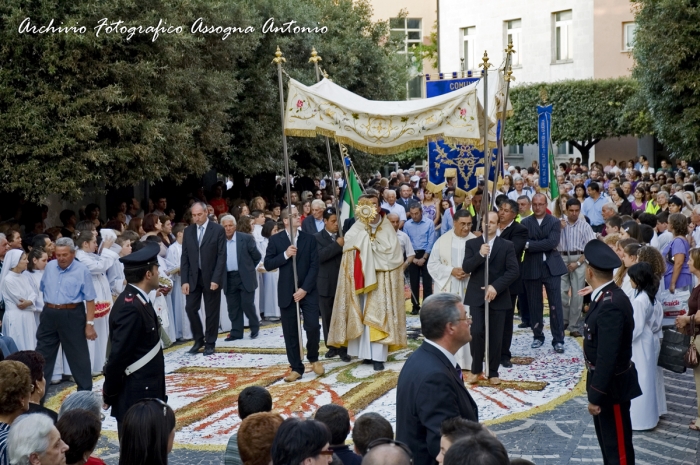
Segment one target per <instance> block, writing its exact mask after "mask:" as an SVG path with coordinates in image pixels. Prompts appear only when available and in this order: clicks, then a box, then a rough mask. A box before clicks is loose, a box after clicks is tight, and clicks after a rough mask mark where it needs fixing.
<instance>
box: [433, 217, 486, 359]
mask: <svg viewBox="0 0 700 465" xmlns="http://www.w3.org/2000/svg"><path fill="white" fill-rule="evenodd" d="M452 219H453V221H454V228H453V229H451V230H449V231H447V232H446V233H444V234H443V235H442V236H440V238H439V239H438V240H437V241H435V244H434V245H433V250H432V251H431V252H430V258H428V273H430V276H431V277H432V278H433V281H434V282H435V285H436V289H435V292H449V293H451V294H455V295H458V296H459V297H460V298H461V299H462V300H464V293H465V292H466V290H467V284H468V283H469V275H468V274H467V273H465V272H464V271H463V270H462V262H463V261H464V250H465V244H466V243H467V241H468V240H469V239H474V238H475V237H476V236H475V235H474V234H473V233H472V232H471V229H472V221H473V219H472V217H471V215H470V214H469V210H457V211H456V212H455V214H454V216H453V217H452ZM465 308H466V310H467V314H469V307H467V306H465ZM455 359H457V363H458V364H459V365H460V366H463V367H470V366H471V365H472V355H471V352H470V351H469V344H465V345H464V346H462V348H461V349H459V350H458V351H457V353H456V354H455Z"/></svg>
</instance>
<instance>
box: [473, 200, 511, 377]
mask: <svg viewBox="0 0 700 465" xmlns="http://www.w3.org/2000/svg"><path fill="white" fill-rule="evenodd" d="M487 218H488V223H487V222H486V221H484V222H482V229H483V231H484V235H483V236H482V237H477V238H475V239H471V240H468V241H467V245H466V250H465V251H464V263H463V264H462V270H464V272H465V273H469V274H471V277H470V278H469V284H468V285H467V292H466V294H465V296H464V303H465V305H469V312H470V313H471V315H472V318H473V320H474V323H473V326H472V342H471V344H469V348H470V349H471V352H472V372H471V373H470V374H469V375H468V376H467V378H466V381H467V383H470V384H474V383H476V382H477V381H478V380H479V375H480V374H481V373H482V372H483V367H484V353H485V351H486V350H485V349H486V308H485V305H484V290H483V289H484V281H485V274H484V273H485V271H486V266H485V265H486V260H487V259H488V261H489V287H488V289H486V299H488V301H489V329H488V331H489V359H488V360H487V361H486V363H487V368H488V370H487V371H488V378H489V382H490V383H491V384H494V385H495V384H501V380H500V379H499V378H498V365H499V364H500V363H501V342H502V341H503V325H504V324H505V321H506V314H507V313H508V310H509V309H511V305H512V302H511V301H510V291H509V286H510V285H511V284H512V283H513V281H515V280H516V279H518V275H519V274H520V269H519V267H518V261H517V260H516V258H515V251H514V249H513V243H512V242H510V241H507V240H505V239H501V238H500V237H498V236H496V232H497V230H498V213H496V212H489V213H488V216H487ZM487 224H488V235H487V234H486V225H487ZM511 311H512V310H511Z"/></svg>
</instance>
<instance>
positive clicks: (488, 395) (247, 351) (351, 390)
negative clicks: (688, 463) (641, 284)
mask: <svg viewBox="0 0 700 465" xmlns="http://www.w3.org/2000/svg"><path fill="white" fill-rule="evenodd" d="M407 323H408V326H409V328H411V327H414V328H415V327H419V326H420V322H419V320H418V318H417V317H409V318H408V319H407ZM224 336H225V335H222V336H221V338H220V339H219V341H218V343H217V349H216V350H217V352H216V354H214V355H212V356H209V357H203V356H202V355H201V354H200V355H189V354H187V350H188V349H189V347H190V345H189V344H185V345H179V346H177V347H175V348H171V349H168V350H167V351H166V354H165V363H166V385H167V390H168V397H169V398H168V403H169V404H170V405H171V406H172V408H173V409H174V410H175V414H176V417H177V428H176V435H175V443H176V445H177V446H185V447H196V448H197V447H203V448H210V449H222V448H224V447H225V445H226V442H227V441H228V438H229V436H231V434H233V433H234V432H236V430H237V428H238V426H239V424H240V421H241V420H240V418H239V417H238V410H237V407H236V401H237V398H238V394H239V393H240V391H241V390H242V389H243V388H245V387H246V386H251V385H258V386H264V387H266V388H267V389H269V391H270V392H271V394H272V397H273V403H274V408H275V409H276V410H277V411H279V412H280V413H281V414H282V415H283V416H291V415H294V416H300V417H307V416H310V415H311V414H312V413H313V412H314V411H315V410H316V409H317V408H318V407H319V406H321V405H324V404H327V403H330V402H333V403H337V404H341V405H344V406H345V407H346V408H348V410H350V412H351V415H352V418H353V419H354V417H356V416H358V415H359V414H361V413H363V412H369V411H373V412H377V413H380V414H381V415H383V416H384V417H385V418H387V419H388V420H389V421H390V422H391V423H392V424H394V423H395V419H396V383H397V380H398V375H399V372H400V371H401V367H402V366H403V364H404V362H405V360H406V358H407V357H408V356H410V354H411V352H412V351H413V350H415V349H416V348H417V347H418V346H419V344H420V343H421V341H420V340H409V348H407V349H404V350H401V351H397V352H394V353H392V354H390V356H389V360H388V361H387V363H386V370H384V371H382V372H375V371H374V370H373V368H372V365H364V364H362V363H361V361H360V360H356V359H353V361H352V362H350V363H344V362H342V361H340V360H339V359H338V358H334V359H330V360H329V359H325V358H323V356H322V358H321V360H322V361H323V363H324V366H325V369H326V373H325V374H324V375H322V376H317V375H315V374H314V373H313V372H311V371H310V368H307V370H308V371H307V373H306V374H305V375H304V377H303V378H302V379H301V380H299V381H297V382H295V383H292V384H287V383H285V382H284V381H283V380H282V378H283V377H284V376H285V375H286V374H287V373H288V369H289V368H288V364H287V359H286V355H285V351H284V339H283V337H282V328H281V327H280V326H279V325H268V326H264V327H262V328H261V329H260V335H259V337H258V338H257V339H253V340H251V339H250V338H249V333H247V332H246V337H245V338H244V339H242V340H237V341H232V342H225V341H224V340H223V337H224ZM531 341H532V337H531V333H530V331H526V330H518V329H516V331H515V334H514V339H513V345H512V353H513V356H514V357H517V358H516V359H515V360H514V361H515V362H516V363H515V364H514V365H513V367H512V368H510V369H505V368H502V367H501V370H500V376H501V378H502V379H503V380H504V384H503V385H502V386H500V387H498V388H494V387H490V386H488V385H487V384H481V383H480V384H477V385H474V386H469V390H470V392H471V394H472V396H473V397H474V399H475V401H476V403H477V404H478V406H479V418H480V420H481V421H484V422H489V423H493V422H500V421H504V420H507V419H513V418H520V417H523V416H528V415H530V414H534V413H538V412H541V411H543V410H544V409H547V408H550V407H553V406H554V405H556V403H557V402H558V401H563V400H565V399H567V398H569V397H570V396H572V395H573V392H574V390H575V389H576V390H580V389H581V383H582V376H583V355H582V351H581V348H580V346H579V344H578V343H577V342H576V341H575V340H574V339H572V338H567V339H566V344H565V346H566V352H565V353H564V354H561V355H560V354H557V353H555V352H554V350H552V348H551V346H550V345H548V344H546V345H545V346H544V347H542V348H541V349H531V348H530V343H531ZM322 345H323V344H322ZM321 353H322V354H323V353H325V348H322V350H321ZM102 382H103V381H102V379H98V380H96V381H95V383H94V390H96V391H101V389H102ZM73 390H74V388H72V389H66V390H64V391H62V392H60V393H59V394H57V395H56V396H54V397H53V398H52V399H51V400H50V402H49V404H48V406H49V407H54V408H57V407H58V405H60V402H61V400H62V399H63V398H65V396H67V395H68V394H69V393H70V392H72V391H73ZM116 427H117V425H116V422H115V421H114V419H113V418H111V417H109V415H108V414H107V415H106V418H105V420H104V423H103V429H104V431H105V432H106V433H107V434H114V433H116ZM110 432H111V433H110Z"/></svg>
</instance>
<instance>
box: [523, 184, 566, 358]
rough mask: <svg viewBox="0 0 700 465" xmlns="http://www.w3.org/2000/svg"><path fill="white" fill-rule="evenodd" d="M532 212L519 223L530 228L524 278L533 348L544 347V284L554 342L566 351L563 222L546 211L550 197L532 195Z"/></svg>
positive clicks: (557, 350) (556, 346)
mask: <svg viewBox="0 0 700 465" xmlns="http://www.w3.org/2000/svg"><path fill="white" fill-rule="evenodd" d="M532 211H533V214H532V215H530V216H528V217H527V218H525V219H524V220H522V222H521V223H520V224H522V225H523V226H525V227H526V228H527V232H528V239H527V242H526V243H525V258H523V265H522V278H523V284H524V285H525V291H526V294H527V306H528V308H529V309H530V324H531V326H532V333H533V336H534V338H535V340H534V341H533V342H532V346H531V347H532V348H533V349H536V348H538V347H542V345H543V344H544V334H543V333H542V329H543V327H544V323H543V321H542V310H543V308H542V284H544V288H545V290H546V291H547V301H548V302H549V324H550V327H551V330H552V345H553V346H554V350H555V351H556V352H557V353H560V354H561V353H564V313H563V310H562V304H561V276H562V275H563V274H565V273H566V272H567V268H566V265H564V260H562V258H561V255H559V252H558V251H557V246H558V245H559V237H560V236H561V224H560V222H559V220H558V219H556V218H555V217H553V216H552V215H548V214H547V197H545V196H544V195H543V194H535V195H534V196H533V197H532Z"/></svg>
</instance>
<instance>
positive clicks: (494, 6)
mask: <svg viewBox="0 0 700 465" xmlns="http://www.w3.org/2000/svg"><path fill="white" fill-rule="evenodd" d="M437 2H438V24H439V27H438V41H439V55H440V62H439V68H440V69H439V71H440V72H441V73H452V72H454V71H462V70H464V71H479V70H480V68H479V64H480V63H481V58H482V56H483V55H484V51H485V50H486V51H487V52H488V54H489V59H490V63H491V64H493V65H499V64H502V62H503V60H505V52H504V50H505V48H506V47H507V45H508V42H509V39H512V41H513V45H514V49H515V51H516V54H515V56H514V60H513V75H514V76H515V78H516V81H515V82H514V83H513V85H518V84H522V83H533V82H554V81H560V80H565V79H601V78H612V77H620V76H629V75H630V72H631V68H632V66H633V61H632V58H631V56H630V53H629V52H630V50H631V47H632V42H633V39H634V28H635V24H634V15H633V13H632V11H631V6H632V4H631V3H630V2H629V0H510V1H505V0H488V1H484V0H478V1H477V0H437ZM554 124H556V122H554ZM533 130H534V128H533ZM555 153H556V154H557V157H558V158H559V159H568V158H569V157H576V156H579V155H578V151H577V150H576V149H574V148H573V147H571V146H569V144H568V143H564V144H560V145H559V146H558V147H556V149H555ZM638 154H646V155H647V156H650V158H651V156H652V155H653V139H652V138H650V137H645V138H642V139H639V140H638V139H636V138H633V137H625V138H621V139H619V140H618V139H608V140H605V141H601V142H599V143H598V144H596V145H595V146H594V148H593V150H591V160H593V159H597V160H598V161H600V162H602V163H605V162H606V161H607V159H608V158H615V159H616V160H618V161H619V160H621V159H629V158H634V157H636V156H637V155H638ZM596 155H597V156H596ZM506 156H507V157H508V158H510V159H511V161H510V163H511V164H520V165H521V166H523V165H525V166H529V165H530V162H531V161H532V160H536V159H537V147H536V146H511V147H508V149H507V151H506Z"/></svg>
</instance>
